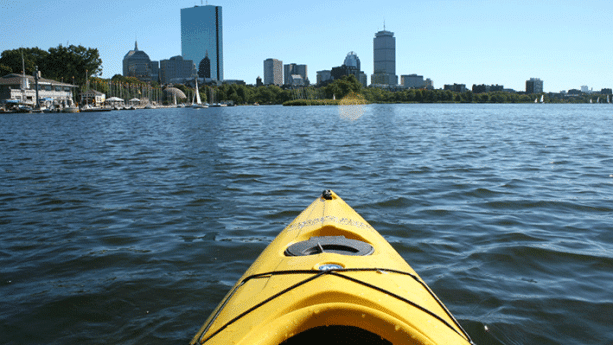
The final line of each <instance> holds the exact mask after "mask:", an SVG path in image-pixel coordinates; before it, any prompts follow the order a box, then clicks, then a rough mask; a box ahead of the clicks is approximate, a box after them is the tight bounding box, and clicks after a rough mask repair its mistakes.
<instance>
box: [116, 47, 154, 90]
mask: <svg viewBox="0 0 613 345" xmlns="http://www.w3.org/2000/svg"><path fill="white" fill-rule="evenodd" d="M158 70H159V67H158V62H157V61H151V59H150V58H149V55H147V53H145V52H144V51H142V50H138V42H134V50H130V51H129V52H128V53H127V54H126V55H125V56H124V57H123V76H124V77H136V78H138V79H139V80H142V81H151V80H155V81H157V79H158Z"/></svg>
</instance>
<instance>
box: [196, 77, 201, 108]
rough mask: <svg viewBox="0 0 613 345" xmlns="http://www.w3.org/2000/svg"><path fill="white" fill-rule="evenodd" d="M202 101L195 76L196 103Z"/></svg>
mask: <svg viewBox="0 0 613 345" xmlns="http://www.w3.org/2000/svg"><path fill="white" fill-rule="evenodd" d="M200 103H202V101H201V100H200V92H199V91H198V78H196V104H200Z"/></svg>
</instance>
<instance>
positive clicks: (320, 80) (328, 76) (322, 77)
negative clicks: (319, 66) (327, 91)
mask: <svg viewBox="0 0 613 345" xmlns="http://www.w3.org/2000/svg"><path fill="white" fill-rule="evenodd" d="M330 81H332V71H330V70H323V71H317V85H320V86H321V85H322V84H324V83H328V82H330Z"/></svg>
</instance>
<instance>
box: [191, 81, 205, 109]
mask: <svg viewBox="0 0 613 345" xmlns="http://www.w3.org/2000/svg"><path fill="white" fill-rule="evenodd" d="M192 108H196V109H200V108H208V106H207V105H206V104H202V101H201V100H200V92H199V91H198V78H196V103H194V104H192Z"/></svg>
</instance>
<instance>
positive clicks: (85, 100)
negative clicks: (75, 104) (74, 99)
mask: <svg viewBox="0 0 613 345" xmlns="http://www.w3.org/2000/svg"><path fill="white" fill-rule="evenodd" d="M105 101H106V94H104V93H102V92H100V91H96V90H93V89H90V90H87V91H83V92H81V103H80V104H81V105H86V104H89V105H91V106H93V107H101V106H102V105H103V104H104V102H105Z"/></svg>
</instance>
